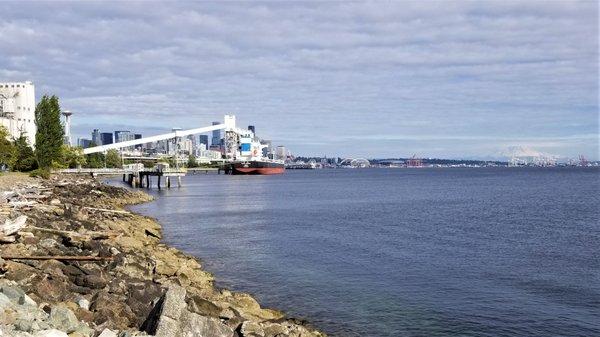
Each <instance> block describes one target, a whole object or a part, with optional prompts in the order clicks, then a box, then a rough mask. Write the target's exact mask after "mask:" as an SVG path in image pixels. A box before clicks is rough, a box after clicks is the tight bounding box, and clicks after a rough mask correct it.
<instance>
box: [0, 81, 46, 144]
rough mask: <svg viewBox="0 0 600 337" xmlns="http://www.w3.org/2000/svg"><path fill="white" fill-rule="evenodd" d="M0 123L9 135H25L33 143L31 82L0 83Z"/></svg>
mask: <svg viewBox="0 0 600 337" xmlns="http://www.w3.org/2000/svg"><path fill="white" fill-rule="evenodd" d="M0 125H2V126H4V127H5V128H6V129H7V130H8V133H9V135H10V136H11V137H14V138H17V137H19V136H20V135H21V134H24V135H25V136H27V140H28V141H29V144H30V145H31V146H34V145H35V133H36V130H37V128H36V126H35V88H34V85H33V83H32V82H29V81H27V82H8V83H0Z"/></svg>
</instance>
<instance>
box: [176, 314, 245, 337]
mask: <svg viewBox="0 0 600 337" xmlns="http://www.w3.org/2000/svg"><path fill="white" fill-rule="evenodd" d="M179 324H180V335H179V336H181V337H232V336H233V330H232V329H231V328H230V327H228V326H227V325H225V324H223V323H221V321H220V320H219V319H217V318H212V317H206V316H200V315H198V314H195V313H192V312H189V311H187V310H185V311H184V312H183V313H182V315H181V318H180V320H179Z"/></svg>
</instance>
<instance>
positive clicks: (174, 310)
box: [160, 286, 187, 319]
mask: <svg viewBox="0 0 600 337" xmlns="http://www.w3.org/2000/svg"><path fill="white" fill-rule="evenodd" d="M186 305H187V304H186V303H185V289H184V288H182V287H179V286H171V287H169V290H167V293H166V294H165V300H164V302H163V307H162V311H161V314H160V315H161V316H167V317H170V318H173V319H178V318H179V316H181V311H182V310H183V309H184V308H185V307H186Z"/></svg>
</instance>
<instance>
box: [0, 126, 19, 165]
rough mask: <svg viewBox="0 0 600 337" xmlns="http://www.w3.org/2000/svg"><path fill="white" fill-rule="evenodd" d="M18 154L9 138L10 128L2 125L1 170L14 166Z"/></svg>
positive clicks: (0, 138) (0, 127) (0, 139)
mask: <svg viewBox="0 0 600 337" xmlns="http://www.w3.org/2000/svg"><path fill="white" fill-rule="evenodd" d="M16 155H17V151H16V149H15V146H14V145H13V143H12V142H11V141H9V140H8V130H6V128H5V127H4V126H2V125H0V170H1V169H4V168H7V167H12V166H13V165H14V163H15V159H16Z"/></svg>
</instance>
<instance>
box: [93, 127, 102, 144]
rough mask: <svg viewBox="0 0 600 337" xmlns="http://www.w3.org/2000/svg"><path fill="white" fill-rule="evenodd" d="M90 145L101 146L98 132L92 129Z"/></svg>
mask: <svg viewBox="0 0 600 337" xmlns="http://www.w3.org/2000/svg"><path fill="white" fill-rule="evenodd" d="M92 143H94V144H96V145H102V139H101V138H100V130H98V129H94V131H92Z"/></svg>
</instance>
